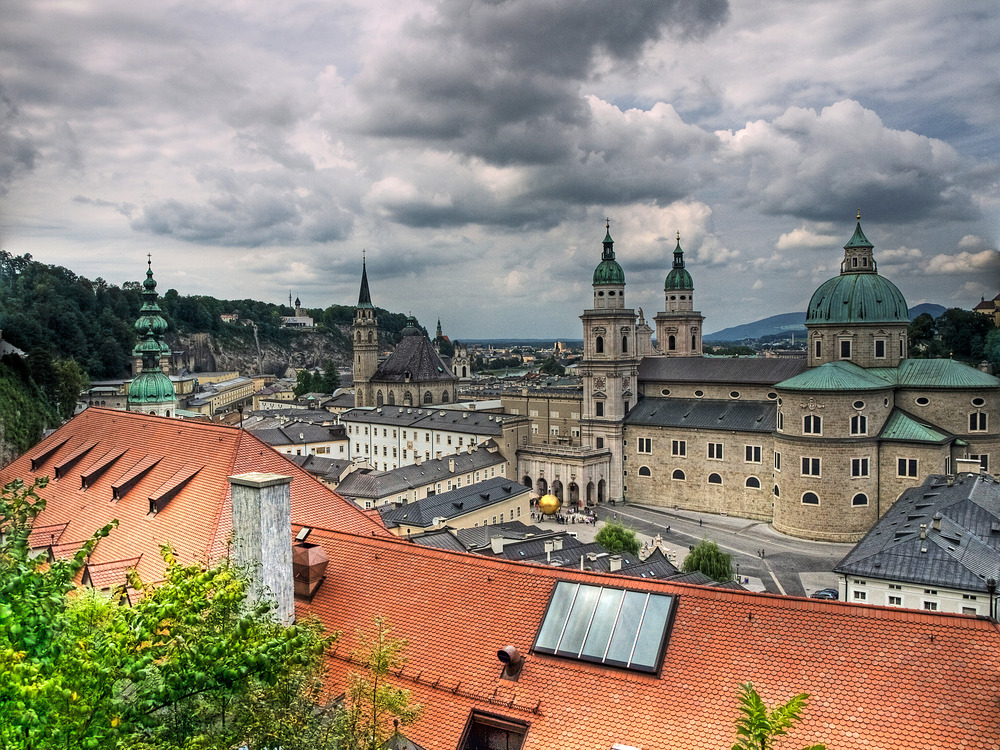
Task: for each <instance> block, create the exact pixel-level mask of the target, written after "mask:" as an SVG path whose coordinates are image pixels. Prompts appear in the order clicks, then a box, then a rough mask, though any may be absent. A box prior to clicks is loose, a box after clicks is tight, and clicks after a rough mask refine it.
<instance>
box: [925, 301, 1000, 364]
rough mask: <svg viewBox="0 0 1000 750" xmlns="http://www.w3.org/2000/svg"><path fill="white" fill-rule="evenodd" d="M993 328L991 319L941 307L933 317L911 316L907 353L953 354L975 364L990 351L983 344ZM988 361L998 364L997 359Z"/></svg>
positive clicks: (937, 356) (928, 355) (931, 355)
mask: <svg viewBox="0 0 1000 750" xmlns="http://www.w3.org/2000/svg"><path fill="white" fill-rule="evenodd" d="M995 330H997V329H996V328H994V326H993V319H992V318H990V317H988V316H986V315H980V314H979V313H975V312H972V311H970V310H963V309H961V308H959V307H953V308H951V309H949V310H945V311H944V312H943V313H942V314H941V315H939V316H938V317H937V318H932V317H931V316H930V315H928V314H927V313H922V314H921V315H918V316H917V317H916V318H914V319H913V321H912V322H911V323H910V326H909V330H908V331H907V338H908V339H909V356H910V357H913V358H927V359H938V358H943V357H954V358H955V359H959V360H964V361H966V362H969V363H971V364H974V365H976V364H979V363H980V362H981V361H983V360H984V359H987V358H988V356H989V355H990V354H993V351H994V350H993V349H989V350H988V349H987V346H986V344H987V338H988V337H989V335H990V333H991V332H993V331H995ZM993 341H994V342H995V341H996V334H994V338H993ZM992 361H993V362H994V364H998V365H1000V360H992Z"/></svg>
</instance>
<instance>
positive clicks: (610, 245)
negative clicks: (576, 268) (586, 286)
mask: <svg viewBox="0 0 1000 750" xmlns="http://www.w3.org/2000/svg"><path fill="white" fill-rule="evenodd" d="M607 230H608V231H607V234H606V235H605V236H604V252H603V253H602V254H601V262H600V263H599V264H598V265H597V268H595V269H594V284H595V285H596V284H617V285H620V286H624V285H625V272H624V271H623V270H622V267H621V266H620V265H618V261H616V260H615V249H614V248H615V241H614V240H613V239H611V224H610V222H609V223H608V226H607Z"/></svg>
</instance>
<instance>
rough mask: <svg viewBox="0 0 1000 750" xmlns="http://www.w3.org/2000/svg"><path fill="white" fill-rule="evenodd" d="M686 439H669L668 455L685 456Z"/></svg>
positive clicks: (686, 448)
mask: <svg viewBox="0 0 1000 750" xmlns="http://www.w3.org/2000/svg"><path fill="white" fill-rule="evenodd" d="M687 446H688V444H687V440H671V441H670V455H671V456H686V455H687V450H688V447H687Z"/></svg>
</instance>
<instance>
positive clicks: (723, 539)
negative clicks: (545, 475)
mask: <svg viewBox="0 0 1000 750" xmlns="http://www.w3.org/2000/svg"><path fill="white" fill-rule="evenodd" d="M595 510H596V514H597V517H598V519H599V520H598V524H597V526H596V527H594V526H588V525H580V524H571V525H569V526H559V525H557V524H555V523H553V522H549V521H545V522H542V523H539V524H538V525H540V526H542V527H545V528H562V529H568V530H571V531H576V532H577V533H578V536H579V538H580V540H581V541H591V540H593V535H594V534H595V533H596V532H597V530H599V529H600V527H601V525H603V524H602V521H605V520H611V519H612V518H614V517H615V515H616V514H617V517H618V520H620V521H622V522H623V523H625V525H626V526H629V527H631V528H633V529H635V530H636V532H637V534H638V535H639V539H640V541H643V542H646V541H649V540H651V539H652V538H653V537H654V536H656V535H657V534H660V535H661V536H662V537H663V542H664V545H665V547H666V548H667V552H668V554H669V553H670V552H673V553H675V554H676V565H677V566H678V567H680V565H681V563H682V562H683V560H684V557H685V555H687V552H688V547H690V546H694V545H695V544H697V543H698V542H699V541H701V540H702V539H708V540H710V541H713V542H715V543H716V544H718V545H719V547H720V548H721V549H722V550H723V551H725V552H728V553H729V554H731V555H732V556H733V567H734V569H735V568H736V566H739V575H740V576H741V577H748V578H750V584H749V585H748V586H747V588H749V589H752V590H758V591H769V592H772V593H776V594H789V595H793V596H807V595H809V594H811V593H812V592H813V591H816V590H818V589H822V588H826V587H828V586H829V587H833V588H836V586H837V576H836V575H834V573H833V572H832V570H833V566H834V565H836V564H837V563H838V562H840V561H841V560H842V559H843V557H844V556H845V555H846V554H847V553H848V552H849V551H850V549H851V547H853V545H851V544H831V543H829V542H811V541H806V540H803V539H795V538H793V537H789V536H785V535H783V534H779V533H778V532H776V531H775V530H774V529H772V528H771V527H770V526H769V525H768V524H766V523H764V522H762V521H752V520H750V519H746V518H735V517H732V516H718V515H713V514H711V513H698V512H695V511H688V510H672V509H666V508H650V507H645V506H640V505H625V506H617V507H614V506H601V507H599V508H596V509H595ZM667 526H669V527H670V531H667ZM760 549H763V550H764V559H761V558H760V556H759V555H758V552H757V551H758V550H760Z"/></svg>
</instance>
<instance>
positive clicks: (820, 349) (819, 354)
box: [815, 341, 823, 359]
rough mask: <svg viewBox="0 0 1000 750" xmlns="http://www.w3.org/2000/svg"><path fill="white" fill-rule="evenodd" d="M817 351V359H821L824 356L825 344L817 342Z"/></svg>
mask: <svg viewBox="0 0 1000 750" xmlns="http://www.w3.org/2000/svg"><path fill="white" fill-rule="evenodd" d="M815 351H816V359H819V358H820V357H822V356H823V342H822V341H817V342H816V346H815Z"/></svg>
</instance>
